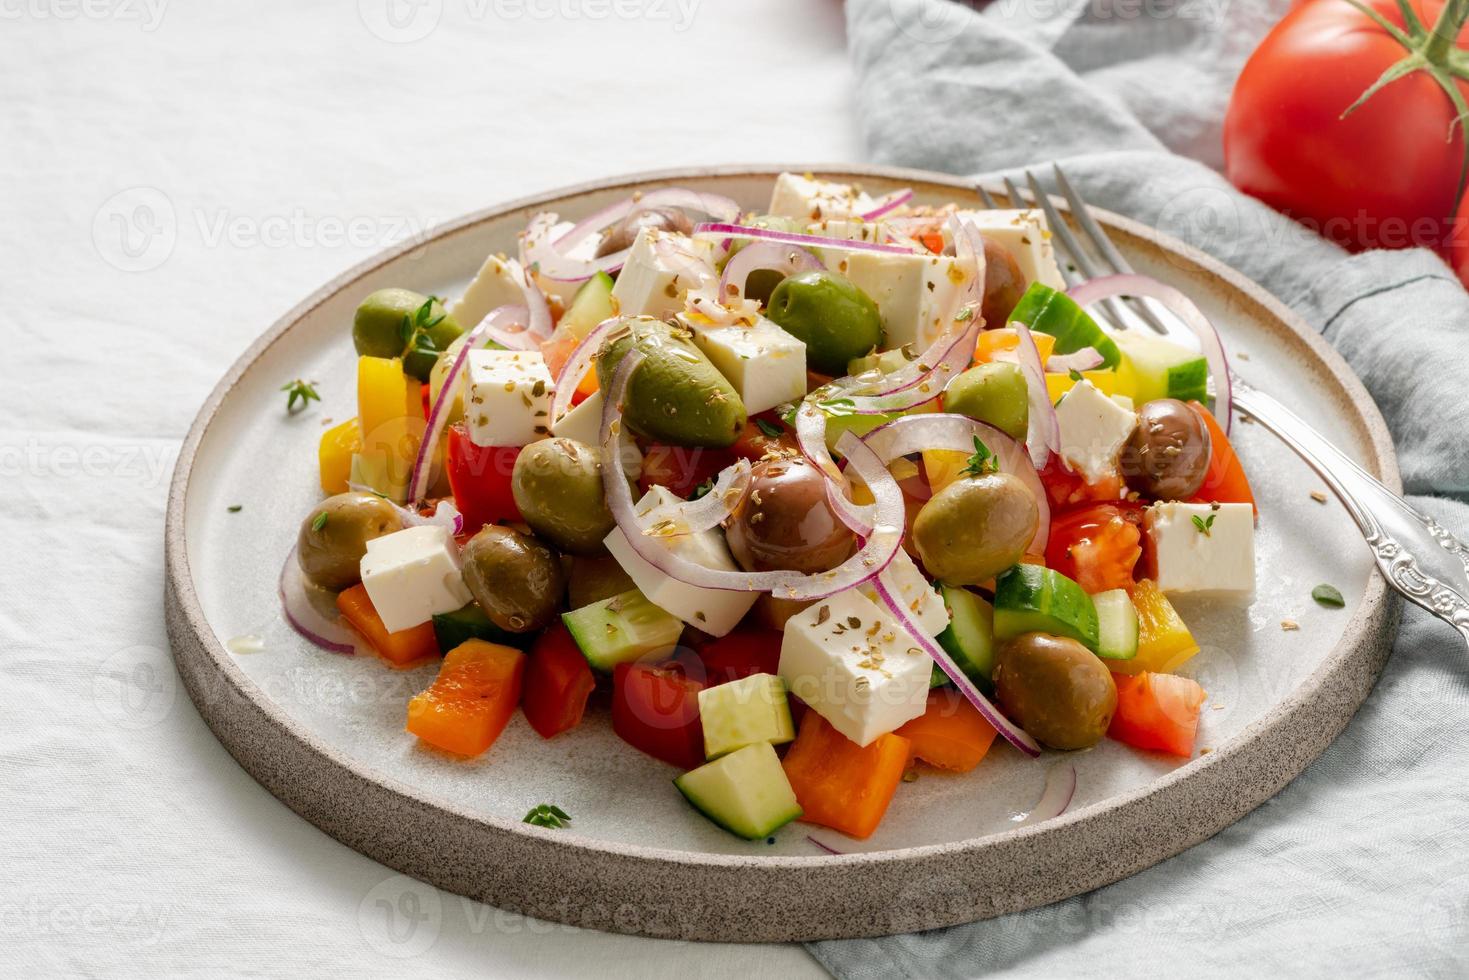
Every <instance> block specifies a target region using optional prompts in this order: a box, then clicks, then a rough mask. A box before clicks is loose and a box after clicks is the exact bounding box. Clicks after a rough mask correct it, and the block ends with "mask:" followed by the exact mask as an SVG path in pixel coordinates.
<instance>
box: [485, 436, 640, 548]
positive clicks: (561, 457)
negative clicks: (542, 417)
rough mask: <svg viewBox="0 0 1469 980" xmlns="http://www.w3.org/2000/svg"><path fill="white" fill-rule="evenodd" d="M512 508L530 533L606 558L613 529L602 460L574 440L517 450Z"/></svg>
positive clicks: (562, 545)
mask: <svg viewBox="0 0 1469 980" xmlns="http://www.w3.org/2000/svg"><path fill="white" fill-rule="evenodd" d="M510 491H511V493H512V494H513V495H514V497H515V506H516V507H517V508H518V509H519V510H520V515H521V517H522V518H524V520H525V523H526V524H529V525H530V529H531V530H532V531H534V532H536V534H538V535H540V536H541V537H542V538H545V539H546V540H547V541H549V542H550V543H551V544H553V545H555V546H556V547H557V548H560V549H561V550H562V551H567V552H570V553H572V554H574V555H598V554H606V553H607V549H606V548H605V547H604V546H603V544H602V539H603V538H605V537H607V534H608V532H610V531H611V530H612V528H613V527H615V526H616V523H615V522H614V521H613V520H612V513H611V511H609V510H608V509H607V503H606V501H605V500H604V499H603V496H602V459H601V457H600V456H599V455H598V454H597V451H596V450H595V449H593V448H592V447H591V446H587V445H584V444H583V443H580V442H577V441H575V440H573V439H542V440H540V441H539V442H533V443H531V444H530V445H529V446H526V447H525V448H524V449H522V450H521V451H520V455H519V456H517V457H516V458H515V469H514V470H513V471H512V472H511V474H510Z"/></svg>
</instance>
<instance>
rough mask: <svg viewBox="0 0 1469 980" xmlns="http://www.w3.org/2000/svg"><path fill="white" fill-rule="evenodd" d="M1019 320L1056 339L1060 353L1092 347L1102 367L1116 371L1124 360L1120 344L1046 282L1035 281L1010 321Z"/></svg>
mask: <svg viewBox="0 0 1469 980" xmlns="http://www.w3.org/2000/svg"><path fill="white" fill-rule="evenodd" d="M1017 320H1018V321H1019V322H1021V323H1023V324H1025V325H1026V326H1027V327H1029V328H1030V329H1032V330H1039V331H1040V332H1041V333H1048V334H1050V335H1051V336H1052V337H1055V338H1056V349H1055V352H1056V353H1057V354H1070V353H1072V352H1074V351H1079V350H1081V349H1082V348H1083V347H1091V348H1093V349H1095V350H1096V352H1097V353H1098V354H1101V355H1102V366H1103V367H1109V368H1114V367H1116V366H1117V363H1118V362H1119V361H1120V360H1122V353H1121V351H1119V350H1118V349H1117V342H1116V341H1114V340H1113V339H1112V338H1111V337H1109V336H1108V335H1107V334H1105V333H1103V332H1102V328H1101V327H1099V326H1097V321H1095V320H1093V319H1092V318H1091V316H1090V315H1088V314H1087V312H1086V311H1085V310H1083V309H1082V308H1081V307H1079V306H1077V305H1076V301H1075V300H1073V299H1072V298H1071V297H1070V296H1067V295H1066V294H1065V293H1063V292H1060V291H1058V290H1055V289H1052V288H1051V287H1050V286H1047V285H1045V284H1043V283H1039V282H1033V283H1031V284H1030V288H1029V289H1027V290H1026V291H1025V295H1024V296H1021V297H1020V302H1018V303H1016V304H1015V309H1014V310H1012V311H1011V313H1010V322H1011V323H1014V322H1016V321H1017Z"/></svg>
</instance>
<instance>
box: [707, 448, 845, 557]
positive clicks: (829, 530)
mask: <svg viewBox="0 0 1469 980" xmlns="http://www.w3.org/2000/svg"><path fill="white" fill-rule="evenodd" d="M725 528H726V539H727V540H728V542H729V551H730V554H731V555H733V556H734V560H735V561H737V562H739V563H740V567H741V568H743V569H744V570H745V571H747V572H766V571H774V570H776V569H790V570H791V571H797V572H804V573H806V574H808V575H810V574H812V573H815V572H824V571H827V570H828V569H832V568H835V567H836V566H838V565H840V564H841V563H842V562H844V561H846V560H847V556H849V555H850V554H851V553H852V548H853V546H854V545H855V544H856V540H857V539H856V535H854V534H853V533H852V531H851V529H850V528H848V527H847V526H846V525H845V524H843V523H842V522H841V521H840V520H839V519H838V518H837V516H836V514H835V513H834V512H833V511H832V509H831V504H829V503H827V500H826V478H825V477H823V476H822V475H821V474H820V473H819V472H817V470H816V468H815V467H814V466H812V465H811V464H810V463H808V462H806V461H805V460H804V459H801V458H799V457H781V458H779V459H765V460H761V461H760V462H758V463H756V464H755V467H754V469H753V470H752V471H751V472H750V487H749V490H748V491H746V493H745V496H744V499H742V500H741V501H740V502H739V503H738V504H736V505H735V509H734V512H733V513H732V514H731V515H730V516H729V518H728V519H727V520H726V523H725Z"/></svg>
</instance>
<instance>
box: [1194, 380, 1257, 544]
mask: <svg viewBox="0 0 1469 980" xmlns="http://www.w3.org/2000/svg"><path fill="white" fill-rule="evenodd" d="M1188 407H1189V408H1191V409H1193V410H1194V414H1195V415H1197V416H1198V417H1199V418H1200V419H1202V420H1203V422H1204V426H1205V428H1207V429H1208V430H1209V468H1208V469H1207V470H1205V471H1204V482H1203V483H1201V484H1199V492H1198V493H1196V494H1194V496H1193V499H1192V500H1191V501H1190V503H1197V504H1212V503H1216V502H1217V503H1221V504H1249V505H1250V506H1251V507H1254V508H1255V516H1256V517H1259V516H1260V508H1259V506H1257V505H1256V504H1255V492H1254V491H1253V490H1251V489H1250V479H1249V477H1247V476H1245V468H1244V465H1243V464H1241V463H1240V461H1239V457H1238V456H1236V455H1235V453H1234V447H1233V446H1231V445H1230V444H1229V437H1228V436H1226V435H1225V434H1224V429H1223V428H1222V427H1221V426H1220V425H1219V421H1218V420H1217V419H1216V418H1214V413H1213V412H1211V411H1209V410H1208V409H1207V408H1205V407H1204V406H1202V405H1200V404H1199V403H1198V402H1189V403H1188Z"/></svg>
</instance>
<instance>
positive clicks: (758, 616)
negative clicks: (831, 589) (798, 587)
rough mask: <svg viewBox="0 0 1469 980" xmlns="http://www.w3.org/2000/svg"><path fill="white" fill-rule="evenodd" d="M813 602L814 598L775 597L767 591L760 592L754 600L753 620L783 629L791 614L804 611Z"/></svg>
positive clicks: (812, 604)
mask: <svg viewBox="0 0 1469 980" xmlns="http://www.w3.org/2000/svg"><path fill="white" fill-rule="evenodd" d="M815 604H816V603H815V601H814V600H813V601H811V602H806V601H804V600H801V599H777V598H776V597H775V596H773V595H771V594H770V593H769V592H762V593H760V598H758V599H756V600H755V605H754V607H753V608H752V613H753V617H754V620H755V622H757V623H759V624H760V625H762V626H766V627H768V628H770V629H773V630H782V631H784V630H785V628H786V623H787V622H789V621H790V618H791V617H792V616H794V615H796V614H797V613H801V612H804V611H805V610H807V609H809V608H810V607H811V606H814V605H815Z"/></svg>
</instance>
